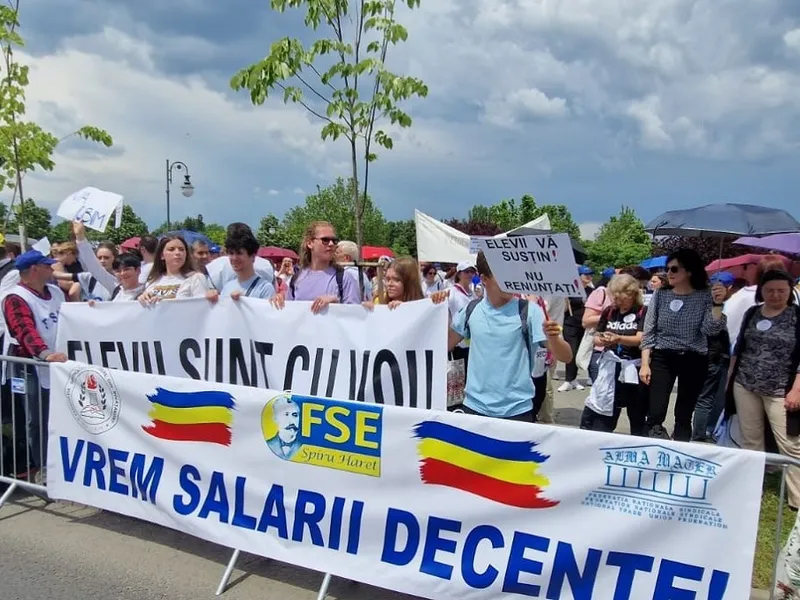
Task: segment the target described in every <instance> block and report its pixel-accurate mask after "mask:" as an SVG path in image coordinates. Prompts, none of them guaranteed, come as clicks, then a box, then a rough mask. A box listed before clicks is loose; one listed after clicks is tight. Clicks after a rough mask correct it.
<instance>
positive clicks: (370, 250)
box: [361, 246, 394, 260]
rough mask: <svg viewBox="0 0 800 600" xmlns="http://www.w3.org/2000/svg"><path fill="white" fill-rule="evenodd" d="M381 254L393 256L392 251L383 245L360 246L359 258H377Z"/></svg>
mask: <svg viewBox="0 0 800 600" xmlns="http://www.w3.org/2000/svg"><path fill="white" fill-rule="evenodd" d="M381 256H388V257H390V258H394V252H392V251H391V250H390V249H389V248H385V247H383V246H362V247H361V260H378V259H379V258H380V257H381Z"/></svg>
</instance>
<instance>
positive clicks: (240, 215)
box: [21, 0, 800, 231]
mask: <svg viewBox="0 0 800 600" xmlns="http://www.w3.org/2000/svg"><path fill="white" fill-rule="evenodd" d="M399 4H402V3H399ZM422 5H423V6H422V8H421V9H420V10H418V11H414V12H413V13H410V12H409V11H407V10H402V11H401V19H402V20H403V22H404V23H406V24H407V26H408V29H409V41H408V43H407V44H405V46H403V47H399V48H396V49H394V50H393V53H392V54H391V55H390V56H389V63H390V67H391V68H392V69H394V70H395V71H397V72H400V73H404V74H411V75H414V76H417V77H421V78H422V79H423V80H424V81H425V82H426V83H427V84H428V86H429V88H430V93H429V95H428V97H427V99H425V100H424V101H418V102H413V103H411V104H409V105H408V110H409V112H410V114H411V116H412V117H413V119H414V125H413V128H412V129H410V130H408V131H407V132H403V133H402V134H400V135H398V136H396V138H395V149H394V150H393V151H392V152H384V153H383V154H382V155H381V158H380V160H379V161H378V163H376V166H375V168H374V171H373V175H374V179H373V180H372V186H371V190H372V195H373V197H374V198H375V199H376V201H377V202H378V204H379V205H380V207H381V209H382V210H383V212H384V214H385V215H386V216H387V218H390V219H404V218H411V217H412V216H413V210H414V208H415V207H418V208H420V209H422V210H424V211H425V212H428V213H430V214H432V215H434V216H436V217H440V218H447V217H454V216H457V217H464V216H465V215H466V213H467V211H468V210H469V208H470V207H471V206H472V205H473V204H476V203H483V204H489V203H493V202H495V201H497V200H499V199H501V198H504V197H519V196H520V195H522V194H524V193H530V194H533V195H534V196H535V197H536V198H537V200H538V201H539V202H541V203H563V204H566V205H567V206H568V207H569V208H570V209H571V210H572V213H573V215H574V216H575V217H576V220H577V221H578V222H580V223H583V224H584V229H585V230H586V231H591V230H592V228H593V224H596V223H600V222H602V221H604V220H605V219H606V218H607V217H608V216H609V215H610V214H613V213H615V212H616V211H617V210H618V209H619V207H620V205H623V204H625V205H629V206H633V207H634V208H635V209H636V210H637V211H638V213H639V214H640V216H641V217H642V218H643V219H645V220H647V219H649V218H652V217H654V216H656V215H657V214H658V213H659V212H662V211H664V210H669V209H672V208H683V207H689V206H694V205H700V204H706V203H711V202H749V203H753V204H763V205H768V206H775V207H781V208H786V209H789V210H790V211H793V212H794V214H795V216H797V217H800V207H798V191H797V190H798V188H800V2H796V1H795V0H761V1H759V2H748V1H745V0H713V1H711V0H697V1H695V0H659V1H658V2H644V1H642V0H604V1H603V2H598V1H597V0H422ZM57 6H58V8H57V9H56V8H55V6H54V3H53V2H52V0H22V11H21V20H22V23H23V28H22V30H21V32H22V33H23V35H24V36H25V37H26V39H27V48H26V50H25V53H24V56H22V60H23V61H25V62H27V63H28V64H30V66H31V80H32V82H31V85H30V87H29V90H28V95H29V114H30V116H31V117H32V118H33V119H35V120H37V121H38V122H39V123H40V124H42V125H44V126H45V127H47V128H48V129H50V130H51V131H53V132H54V133H57V134H65V133H69V132H70V131H73V130H75V129H76V128H77V127H79V126H81V125H83V124H86V123H91V124H93V125H97V126H99V127H102V128H104V129H106V130H108V131H109V132H110V133H111V134H112V135H113V137H114V139H115V142H116V143H115V147H114V148H113V149H111V150H108V151H101V150H98V149H95V148H93V147H91V146H88V145H87V144H84V143H78V142H75V141H71V142H67V143H64V144H63V145H62V146H61V148H60V151H59V154H58V156H57V167H56V169H55V171H54V172H52V173H47V174H42V175H39V174H37V175H34V176H32V177H30V178H29V179H28V180H27V181H28V184H27V186H26V194H27V195H31V196H33V197H34V198H35V199H36V200H37V201H39V202H41V203H43V204H45V205H47V206H48V207H51V208H53V207H55V206H56V205H57V204H58V202H59V201H60V200H61V199H63V198H64V197H65V196H67V195H68V194H69V193H71V192H72V191H75V190H77V189H79V188H81V187H84V186H86V185H94V186H97V187H101V188H104V189H109V190H113V191H117V192H119V193H121V194H123V195H124V196H125V198H126V201H127V202H129V203H131V204H132V205H133V206H134V208H135V209H136V210H137V212H139V213H140V214H141V215H142V216H143V217H144V218H145V219H146V220H147V221H148V222H149V223H150V224H151V225H156V224H158V223H160V222H162V221H164V220H165V201H164V186H165V184H164V169H165V167H164V162H165V160H166V159H167V158H169V159H172V160H181V161H184V162H186V163H187V164H188V166H189V168H190V171H191V174H192V178H193V180H194V184H195V186H196V192H195V195H194V197H193V198H191V199H190V200H186V199H184V198H183V197H182V196H181V195H180V193H179V190H178V189H176V190H175V193H174V194H173V202H172V217H173V219H179V218H182V217H184V216H187V215H190V214H197V213H202V214H203V215H204V217H205V219H206V221H217V222H220V223H227V222H230V221H234V220H244V221H247V222H250V223H252V224H254V225H255V224H257V222H258V220H259V218H260V217H261V216H263V215H264V214H266V213H268V212H274V213H276V214H278V215H282V214H283V213H284V212H285V211H286V210H287V209H288V208H290V207H291V206H293V205H295V204H296V203H298V202H302V200H303V197H304V194H305V193H307V192H309V191H310V190H313V189H315V187H316V185H318V184H319V185H326V184H327V183H329V182H331V181H332V180H333V179H334V178H335V177H336V176H337V175H347V160H346V159H347V155H346V148H345V147H344V146H342V145H341V144H340V143H330V142H328V143H323V142H321V141H320V139H319V129H320V125H319V123H318V122H316V121H314V120H312V119H310V118H309V117H308V115H307V114H306V113H305V112H304V111H303V110H302V109H299V108H295V107H285V106H283V105H282V104H280V103H279V102H271V101H270V102H268V103H267V104H266V105H265V106H261V107H252V106H251V105H250V102H249V98H248V96H247V94H244V93H234V92H233V91H231V89H230V86H229V80H230V77H231V76H232V75H233V74H234V73H235V72H236V71H237V70H238V69H239V68H241V67H243V66H246V65H248V64H250V63H252V62H255V61H256V60H258V59H259V58H260V57H263V56H264V55H265V54H266V53H267V51H268V48H269V45H270V43H271V42H273V41H274V40H276V39H278V38H280V37H281V36H285V35H290V36H296V35H302V34H303V29H302V25H301V20H300V19H299V18H298V17H300V16H302V15H298V14H291V15H278V14H276V13H273V12H272V11H271V10H270V9H269V1H268V0H260V1H258V2H255V1H253V0H225V2H211V1H209V0H139V1H138V2H130V1H128V0H59V2H58V3H57ZM306 35H307V34H306Z"/></svg>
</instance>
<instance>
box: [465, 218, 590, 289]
mask: <svg viewBox="0 0 800 600" xmlns="http://www.w3.org/2000/svg"><path fill="white" fill-rule="evenodd" d="M479 246H480V249H481V250H483V253H484V255H485V256H486V261H487V262H488V263H489V268H491V270H492V274H493V275H494V279H495V281H497V283H498V284H499V285H500V289H502V290H503V291H504V292H508V293H511V294H523V295H527V294H536V295H538V296H549V297H552V296H567V297H580V298H585V297H586V296H585V292H584V290H583V285H582V284H581V281H580V277H579V276H578V266H577V265H576V264H575V255H574V254H573V253H572V242H571V241H570V239H569V235H567V234H566V233H555V234H552V235H520V236H509V237H504V238H489V239H483V240H480V242H479Z"/></svg>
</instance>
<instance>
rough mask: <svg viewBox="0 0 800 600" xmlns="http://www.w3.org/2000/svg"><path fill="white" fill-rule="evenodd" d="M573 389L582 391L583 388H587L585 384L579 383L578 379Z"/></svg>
mask: <svg viewBox="0 0 800 600" xmlns="http://www.w3.org/2000/svg"><path fill="white" fill-rule="evenodd" d="M572 389H575V390H578V391H579V392H580V391H581V390H585V389H586V388H585V387H583V386H582V385H581V384H580V383H578V382H577V381H576V382H575V384H574V385H573V388H572Z"/></svg>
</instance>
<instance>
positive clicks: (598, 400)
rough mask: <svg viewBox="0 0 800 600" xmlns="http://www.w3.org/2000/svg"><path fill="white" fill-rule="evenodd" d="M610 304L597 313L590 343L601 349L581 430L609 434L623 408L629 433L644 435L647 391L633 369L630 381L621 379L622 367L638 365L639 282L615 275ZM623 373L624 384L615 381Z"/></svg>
mask: <svg viewBox="0 0 800 600" xmlns="http://www.w3.org/2000/svg"><path fill="white" fill-rule="evenodd" d="M607 290H608V295H609V297H610V298H611V305H610V306H607V307H606V308H604V309H603V312H602V313H600V321H599V322H598V323H597V328H596V329H595V336H594V343H595V346H596V347H601V348H602V349H603V350H602V353H601V355H600V358H599V360H598V363H597V364H598V366H597V370H598V374H597V377H596V378H595V381H594V382H593V385H592V391H591V393H590V394H589V397H588V398H587V399H586V406H585V407H584V409H583V414H582V415H581V429H591V430H594V431H605V432H612V431H614V430H615V429H616V428H617V423H618V422H619V417H620V414H622V409H623V408H624V409H625V410H626V411H627V413H628V421H630V426H631V434H633V435H641V436H644V435H645V434H646V427H645V418H646V417H647V389H646V387H645V385H644V384H643V383H641V382H640V381H639V378H638V375H637V373H636V369H635V368H634V369H633V373H632V374H631V377H630V380H631V381H628V378H625V377H624V371H625V370H626V369H625V367H626V366H631V367H635V365H637V363H639V364H641V357H642V351H641V350H640V348H639V345H640V344H641V343H642V335H643V333H642V332H643V331H644V319H645V312H646V310H647V308H646V307H645V305H644V297H643V295H642V289H641V286H640V285H639V282H638V281H637V280H636V278H634V277H633V276H632V275H615V276H614V277H612V278H611V281H610V282H609V283H608V287H607ZM620 374H623V379H624V380H625V381H624V382H621V381H619V377H620Z"/></svg>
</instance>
